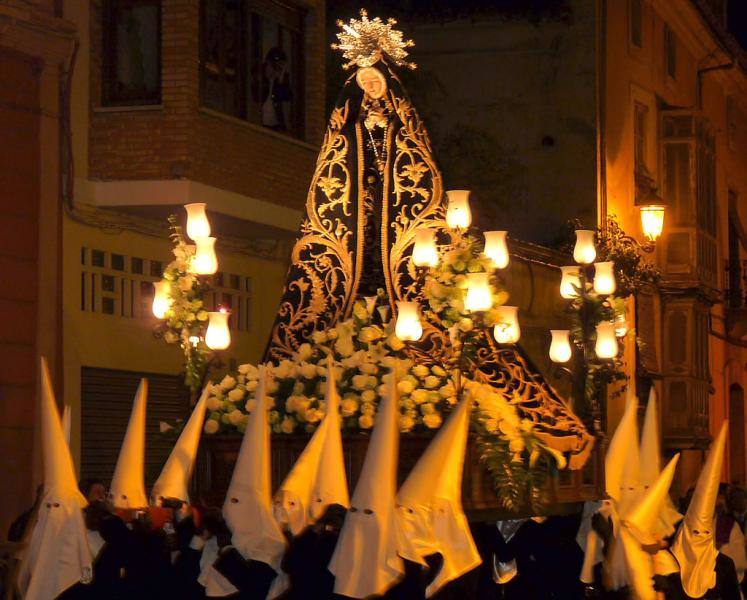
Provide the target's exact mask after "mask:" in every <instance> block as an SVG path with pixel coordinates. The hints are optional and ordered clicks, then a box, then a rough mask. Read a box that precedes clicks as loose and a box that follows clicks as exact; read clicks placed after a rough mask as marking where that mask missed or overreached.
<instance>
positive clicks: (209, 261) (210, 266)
mask: <svg viewBox="0 0 747 600" xmlns="http://www.w3.org/2000/svg"><path fill="white" fill-rule="evenodd" d="M195 246H196V249H195V256H194V258H193V259H192V270H193V271H194V272H195V273H196V274H197V275H212V274H213V273H215V272H216V271H217V270H218V257H217V256H216V254H215V238H214V237H203V238H197V239H196V240H195Z"/></svg>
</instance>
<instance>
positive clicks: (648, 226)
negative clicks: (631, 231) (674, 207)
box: [641, 204, 665, 242]
mask: <svg viewBox="0 0 747 600" xmlns="http://www.w3.org/2000/svg"><path fill="white" fill-rule="evenodd" d="M664 212H665V208H664V207H663V206H661V205H656V204H649V205H648V206H641V229H642V230H643V235H645V236H646V237H647V238H648V239H649V240H650V241H652V242H655V241H656V240H658V239H659V236H661V232H662V230H663V229H664Z"/></svg>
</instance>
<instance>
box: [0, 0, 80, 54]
mask: <svg viewBox="0 0 747 600" xmlns="http://www.w3.org/2000/svg"><path fill="white" fill-rule="evenodd" d="M76 32H77V29H76V27H75V24H74V23H72V22H71V21H67V20H66V19H61V18H58V17H55V16H52V15H50V14H48V13H45V12H43V11H41V10H39V9H37V8H34V7H32V6H29V5H28V4H26V3H23V4H21V3H19V2H16V1H13V0H11V1H10V2H3V3H0V48H6V49H11V50H14V51H15V52H18V53H20V54H23V55H25V56H29V57H32V58H35V59H38V60H40V61H41V62H42V63H43V64H55V65H57V64H62V63H65V62H66V61H68V60H69V59H70V55H71V53H72V48H73V44H74V43H75V41H76V39H77V34H76Z"/></svg>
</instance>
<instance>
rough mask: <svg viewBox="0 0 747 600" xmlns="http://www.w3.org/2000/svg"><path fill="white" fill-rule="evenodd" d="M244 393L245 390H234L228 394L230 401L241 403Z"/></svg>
mask: <svg viewBox="0 0 747 600" xmlns="http://www.w3.org/2000/svg"><path fill="white" fill-rule="evenodd" d="M244 393H245V392H244V390H242V389H241V388H234V389H232V390H231V391H230V392H228V399H229V400H230V401H231V402H239V401H240V400H241V399H243V398H244Z"/></svg>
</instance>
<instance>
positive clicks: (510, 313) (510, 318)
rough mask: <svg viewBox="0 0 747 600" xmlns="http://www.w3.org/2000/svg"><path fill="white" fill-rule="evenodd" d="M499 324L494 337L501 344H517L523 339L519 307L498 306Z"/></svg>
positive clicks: (495, 328) (494, 329)
mask: <svg viewBox="0 0 747 600" xmlns="http://www.w3.org/2000/svg"><path fill="white" fill-rule="evenodd" d="M496 311H497V312H498V323H497V324H496V326H495V327H494V328H493V336H494V337H495V341H496V342H498V343H499V344H515V343H516V342H518V341H519V338H520V337H521V328H520V327H519V307H518V306H498V307H496Z"/></svg>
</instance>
